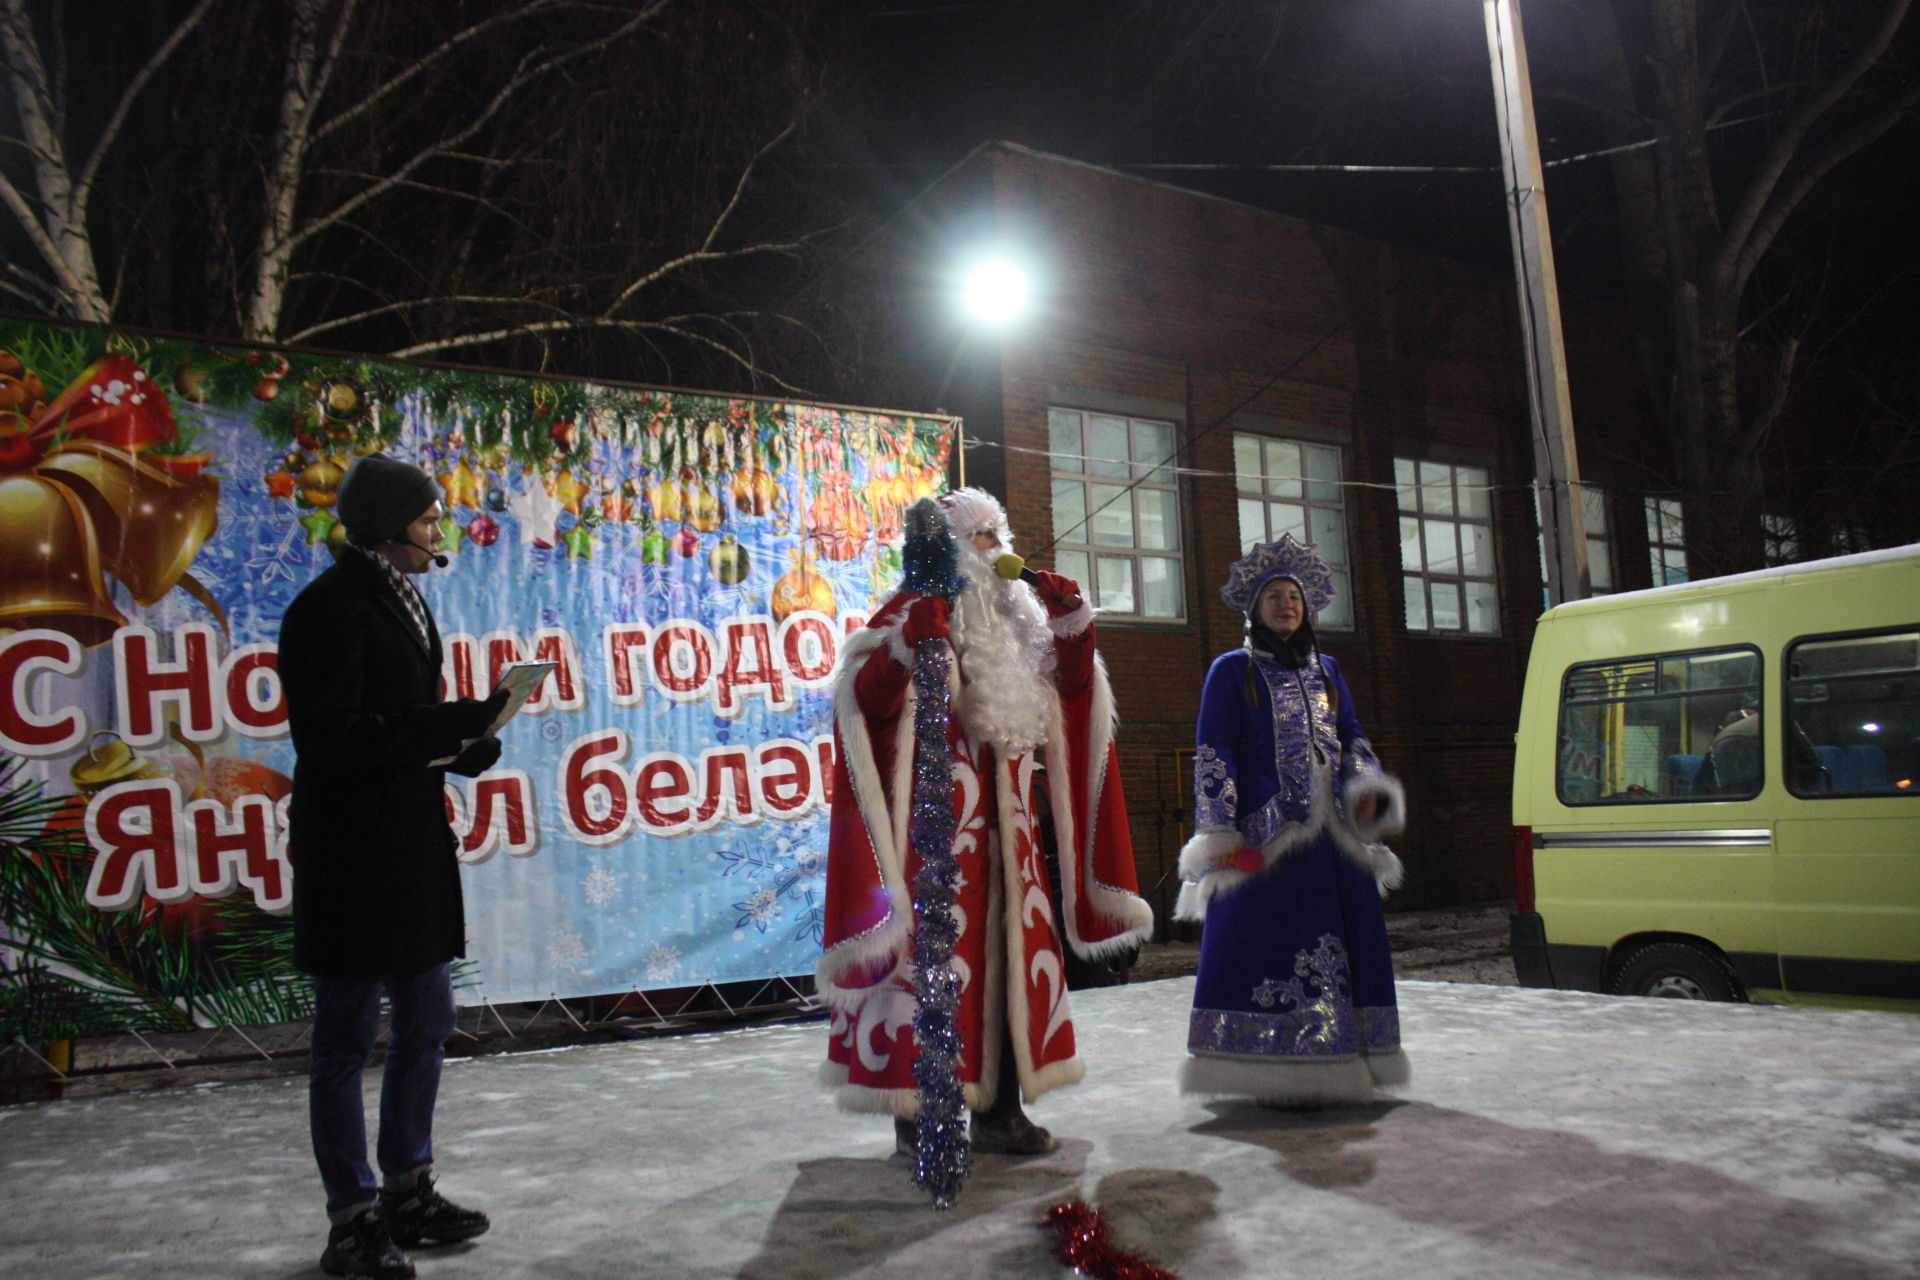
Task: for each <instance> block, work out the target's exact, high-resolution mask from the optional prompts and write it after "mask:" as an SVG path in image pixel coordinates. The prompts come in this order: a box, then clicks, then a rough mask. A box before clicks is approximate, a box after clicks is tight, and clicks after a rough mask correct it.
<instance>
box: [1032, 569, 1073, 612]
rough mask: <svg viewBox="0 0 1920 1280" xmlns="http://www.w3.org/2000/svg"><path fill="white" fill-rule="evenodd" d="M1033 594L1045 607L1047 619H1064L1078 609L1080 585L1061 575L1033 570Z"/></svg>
mask: <svg viewBox="0 0 1920 1280" xmlns="http://www.w3.org/2000/svg"><path fill="white" fill-rule="evenodd" d="M1033 593H1034V594H1035V595H1037V596H1039V597H1040V603H1041V604H1043V605H1045V606H1046V607H1047V616H1048V617H1052V618H1064V617H1066V616H1067V615H1068V614H1070V613H1072V612H1073V611H1074V610H1075V609H1078V608H1079V607H1080V584H1079V583H1077V582H1075V581H1074V580H1073V579H1072V578H1069V577H1066V576H1064V575H1062V574H1058V573H1048V572H1047V571H1046V570H1044V569H1036V570H1034V573H1033Z"/></svg>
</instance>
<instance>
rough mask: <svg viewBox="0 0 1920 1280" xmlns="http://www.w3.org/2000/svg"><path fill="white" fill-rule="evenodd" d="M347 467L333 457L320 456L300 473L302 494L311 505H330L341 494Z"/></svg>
mask: <svg viewBox="0 0 1920 1280" xmlns="http://www.w3.org/2000/svg"><path fill="white" fill-rule="evenodd" d="M346 478H347V469H346V468H345V467H343V466H341V465H340V464H339V463H338V462H335V461H334V460H333V459H332V458H319V459H317V460H315V461H314V462H312V463H309V464H308V466H307V469H306V470H305V471H302V472H301V473H300V496H301V497H302V498H304V499H306V501H307V504H308V505H309V506H315V507H330V506H332V505H333V504H334V500H335V499H336V498H338V497H339V496H340V482H341V481H342V480H344V479H346Z"/></svg>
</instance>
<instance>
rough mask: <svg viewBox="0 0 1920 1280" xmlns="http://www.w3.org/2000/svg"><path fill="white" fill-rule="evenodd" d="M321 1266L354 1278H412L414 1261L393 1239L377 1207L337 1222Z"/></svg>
mask: <svg viewBox="0 0 1920 1280" xmlns="http://www.w3.org/2000/svg"><path fill="white" fill-rule="evenodd" d="M320 1269H321V1270H322V1271H324V1272H326V1273H327V1274H328V1275H330V1276H351V1277H353V1280H413V1263H412V1262H410V1261H408V1259H407V1255H406V1254H404V1253H402V1252H400V1246H399V1245H396V1244H395V1243H394V1242H393V1236H392V1235H391V1234H389V1233H388V1231H387V1222H386V1220H385V1219H384V1218H382V1217H381V1216H380V1211H379V1210H378V1209H366V1210H363V1211H361V1212H360V1213H359V1214H357V1215H355V1217H354V1219H353V1221H351V1222H341V1223H336V1224H335V1225H334V1227H333V1229H332V1230H331V1231H329V1232H327V1251H326V1252H325V1253H323V1254H321V1255H320Z"/></svg>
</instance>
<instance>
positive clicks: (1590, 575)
mask: <svg viewBox="0 0 1920 1280" xmlns="http://www.w3.org/2000/svg"><path fill="white" fill-rule="evenodd" d="M1580 517H1581V523H1582V524H1583V525H1584V526H1585V527H1586V531H1587V583H1588V585H1589V586H1590V587H1592V589H1593V594H1594V595H1596V596H1604V595H1611V594H1612V593H1613V590H1614V586H1613V533H1612V526H1611V525H1610V524H1609V523H1608V520H1607V491H1606V490H1605V489H1601V488H1598V487H1596V486H1594V485H1582V486H1580ZM1533 520H1534V523H1535V524H1537V525H1539V526H1540V527H1541V528H1542V529H1544V528H1546V524H1547V518H1546V516H1545V515H1544V514H1542V512H1541V510H1540V490H1539V489H1538V488H1537V487H1536V488H1535V489H1534V491H1533ZM1546 582H1547V538H1546V535H1545V534H1544V533H1543V534H1541V535H1540V593H1541V594H1540V598H1541V599H1542V600H1546V589H1547V588H1546ZM1546 602H1547V603H1548V604H1552V603H1553V602H1552V601H1551V600H1547V601H1546Z"/></svg>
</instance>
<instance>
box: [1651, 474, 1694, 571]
mask: <svg viewBox="0 0 1920 1280" xmlns="http://www.w3.org/2000/svg"><path fill="white" fill-rule="evenodd" d="M1647 563H1648V565H1649V566H1650V567H1651V568H1652V570H1653V585H1654V586H1656V587H1665V586H1670V585H1672V584H1673V583H1676V582H1687V581H1690V580H1691V578H1690V575H1689V573H1688V571H1687V513H1686V508H1685V506H1683V505H1682V504H1681V502H1680V499H1678V498H1661V497H1656V496H1655V495H1653V494H1648V495H1647Z"/></svg>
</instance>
